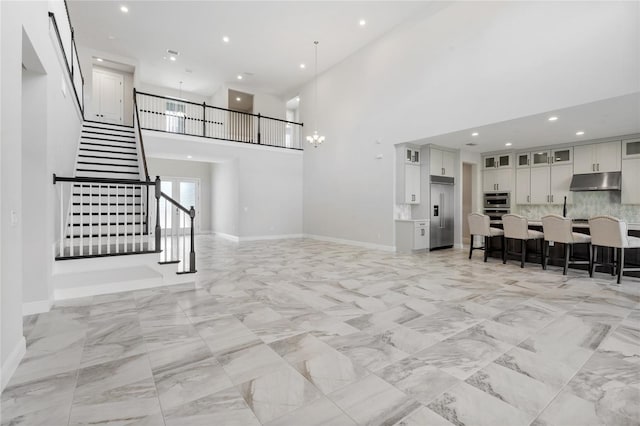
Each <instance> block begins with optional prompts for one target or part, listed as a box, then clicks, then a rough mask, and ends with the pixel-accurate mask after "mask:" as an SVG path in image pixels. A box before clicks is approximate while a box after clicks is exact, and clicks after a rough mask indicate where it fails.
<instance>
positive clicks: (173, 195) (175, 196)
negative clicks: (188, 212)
mask: <svg viewBox="0 0 640 426" xmlns="http://www.w3.org/2000/svg"><path fill="white" fill-rule="evenodd" d="M161 181H162V182H163V183H164V182H171V185H172V186H171V188H172V189H171V198H173V199H174V200H176V201H177V202H179V203H180V204H182V201H181V200H180V199H179V194H180V185H179V183H180V182H194V183H195V184H196V205H195V206H193V207H194V208H195V209H196V212H201V211H202V209H201V208H200V205H201V200H202V197H201V195H202V194H201V191H202V190H201V183H202V182H201V179H200V178H197V177H177V176H162V177H161ZM176 184H178V185H177V192H174V191H175V190H176ZM184 207H186V208H189V207H190V206H184ZM172 211H173V210H172ZM177 216H178V215H177V213H176V214H175V215H172V217H171V223H172V224H173V223H174V222H173V221H174V220H176V218H177ZM200 222H201V221H200V220H199V215H197V214H196V218H195V221H194V232H195V233H199V232H200ZM175 223H179V222H175ZM187 228H188V227H187ZM165 229H167V228H162V231H164V230H165ZM180 229H183V228H180Z"/></svg>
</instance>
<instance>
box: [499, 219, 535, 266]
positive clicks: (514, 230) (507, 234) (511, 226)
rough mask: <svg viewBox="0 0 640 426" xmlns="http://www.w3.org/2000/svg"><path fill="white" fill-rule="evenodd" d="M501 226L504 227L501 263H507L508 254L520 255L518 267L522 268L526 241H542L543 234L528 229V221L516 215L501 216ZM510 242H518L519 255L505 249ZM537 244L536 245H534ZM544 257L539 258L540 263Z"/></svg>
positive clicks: (525, 253) (525, 256) (525, 254)
mask: <svg viewBox="0 0 640 426" xmlns="http://www.w3.org/2000/svg"><path fill="white" fill-rule="evenodd" d="M502 224H503V226H504V240H505V241H504V242H505V251H504V256H503V257H502V263H505V264H506V263H507V256H508V255H510V254H515V255H518V254H519V255H520V256H521V260H520V267H521V268H524V262H525V260H526V258H527V241H529V240H535V241H538V240H542V239H543V238H544V234H543V233H542V232H540V231H534V230H532V229H529V221H528V220H527V218H526V217H524V216H520V215H517V214H505V215H504V216H502ZM509 239H511V240H520V242H521V244H520V246H521V249H520V253H518V252H510V251H509V248H508V247H506V243H507V241H508V240H509ZM536 244H537V243H536ZM543 258H544V256H540V260H541V263H542V259H543Z"/></svg>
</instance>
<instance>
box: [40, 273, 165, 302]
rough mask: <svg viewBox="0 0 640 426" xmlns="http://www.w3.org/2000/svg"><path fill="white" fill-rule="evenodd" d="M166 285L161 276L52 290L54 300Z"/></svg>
mask: <svg viewBox="0 0 640 426" xmlns="http://www.w3.org/2000/svg"><path fill="white" fill-rule="evenodd" d="M165 285H167V284H166V283H165V282H164V281H163V280H162V278H161V277H160V278H156V279H146V280H137V281H123V282H114V283H107V284H99V285H90V286H82V287H71V288H61V289H56V290H54V292H53V294H54V297H55V300H66V299H76V298H78V297H89V296H99V295H102V294H111V293H120V292H123V291H132V290H144V289H147V288H154V287H163V286H165Z"/></svg>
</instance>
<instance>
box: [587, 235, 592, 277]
mask: <svg viewBox="0 0 640 426" xmlns="http://www.w3.org/2000/svg"><path fill="white" fill-rule="evenodd" d="M587 250H588V251H589V276H590V277H593V251H592V250H591V243H587Z"/></svg>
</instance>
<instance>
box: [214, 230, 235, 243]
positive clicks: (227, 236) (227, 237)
mask: <svg viewBox="0 0 640 426" xmlns="http://www.w3.org/2000/svg"><path fill="white" fill-rule="evenodd" d="M214 235H217V236H218V237H220V238H224V239H225V240H229V241H233V242H234V243H237V242H239V241H240V238H239V237H238V236H237V235H231V234H225V233H224V232H214Z"/></svg>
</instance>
